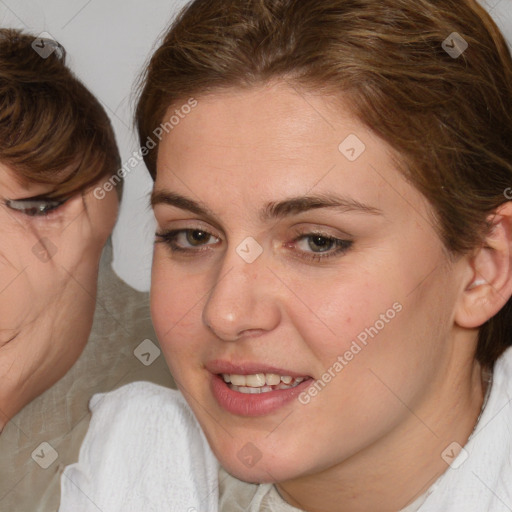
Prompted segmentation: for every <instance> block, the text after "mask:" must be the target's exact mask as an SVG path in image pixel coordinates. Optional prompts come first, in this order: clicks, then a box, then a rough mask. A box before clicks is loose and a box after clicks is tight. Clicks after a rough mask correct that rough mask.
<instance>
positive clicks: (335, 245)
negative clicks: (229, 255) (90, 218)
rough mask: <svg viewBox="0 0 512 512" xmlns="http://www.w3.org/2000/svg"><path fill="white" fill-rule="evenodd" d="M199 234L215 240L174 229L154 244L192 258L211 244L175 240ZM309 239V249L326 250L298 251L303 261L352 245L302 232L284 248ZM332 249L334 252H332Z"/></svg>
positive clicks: (160, 235)
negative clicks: (182, 236) (164, 246)
mask: <svg viewBox="0 0 512 512" xmlns="http://www.w3.org/2000/svg"><path fill="white" fill-rule="evenodd" d="M193 233H195V234H199V235H200V236H202V237H204V236H206V237H207V239H208V240H209V239H211V238H217V237H216V236H215V235H213V234H212V233H209V232H208V231H205V230H203V229H176V230H171V231H164V232H161V233H156V242H157V243H164V244H166V245H167V246H168V247H169V249H170V250H171V251H172V252H177V253H182V254H186V255H189V256H193V255H194V254H197V253H199V252H202V251H204V250H207V249H205V248H207V247H208V246H209V245H212V244H200V245H198V246H197V247H196V248H193V247H183V246H181V245H180V244H179V243H178V242H177V239H178V237H179V236H180V235H182V234H184V235H185V236H187V237H188V235H191V234H193ZM308 239H309V243H308V245H309V247H310V248H311V243H314V244H316V245H320V246H323V247H324V248H325V246H327V249H326V250H320V251H319V252H314V251H303V250H299V251H298V252H299V253H300V257H301V258H304V259H308V260H311V261H324V260H326V259H328V258H332V257H335V256H340V255H342V254H344V253H345V252H347V251H348V250H349V249H350V248H351V247H352V244H353V241H352V240H343V239H339V238H336V237H333V236H330V235H327V234H325V233H320V232H304V233H300V234H299V236H297V237H295V238H294V239H293V240H292V241H291V242H289V243H286V244H285V246H286V247H290V246H293V247H295V246H296V245H297V243H298V242H301V241H306V240H308ZM332 249H334V250H332Z"/></svg>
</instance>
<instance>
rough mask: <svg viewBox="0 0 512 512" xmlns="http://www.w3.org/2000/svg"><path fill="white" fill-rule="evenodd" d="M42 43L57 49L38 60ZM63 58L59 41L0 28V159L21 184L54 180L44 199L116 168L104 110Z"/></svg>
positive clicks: (116, 154) (116, 158)
mask: <svg viewBox="0 0 512 512" xmlns="http://www.w3.org/2000/svg"><path fill="white" fill-rule="evenodd" d="M33 43H35V44H38V45H39V46H36V47H35V48H34V47H33V46H32V45H33ZM45 44H46V45H55V47H56V48H55V51H53V53H52V54H51V55H49V56H46V55H44V56H45V57H46V58H43V56H42V55H40V54H39V53H38V52H37V51H36V49H37V48H38V47H42V46H44V45H45ZM65 61H66V52H65V50H64V48H63V47H62V46H60V45H58V43H52V42H51V41H46V42H41V41H40V40H36V37H35V36H32V35H29V34H24V33H23V32H21V31H19V30H15V29H0V162H1V163H2V164H4V165H6V166H7V167H8V168H9V169H10V170H11V171H13V172H14V176H15V177H16V178H17V179H18V181H20V182H23V183H30V182H36V183H46V184H50V185H52V186H53V187H52V189H53V190H52V191H51V192H50V193H49V194H47V196H49V197H60V196H69V195H71V194H73V193H75V192H78V191H79V190H84V189H85V188H87V187H88V186H90V185H92V184H93V183H94V182H96V181H97V180H98V179H100V178H101V177H102V176H107V175H109V174H112V173H114V172H115V170H116V169H117V168H119V166H120V156H119V151H118V148H117V145H116V141H115V136H114V132H113V130H112V126H111V124H110V120H109V118H108V116H107V114H106V113H105V111H104V109H103V107H102V106H101V105H100V103H99V102H98V100H97V99H96V98H95V97H94V96H93V95H92V94H91V93H90V92H89V91H88V90H87V88H86V87H85V86H84V85H83V84H82V83H81V82H80V81H79V80H78V79H77V78H76V77H75V76H74V75H73V73H72V72H71V71H70V69H69V68H68V67H67V66H66V62H65Z"/></svg>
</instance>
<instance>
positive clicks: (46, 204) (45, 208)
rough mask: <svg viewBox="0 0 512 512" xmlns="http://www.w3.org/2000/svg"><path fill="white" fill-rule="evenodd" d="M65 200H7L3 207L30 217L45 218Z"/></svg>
mask: <svg viewBox="0 0 512 512" xmlns="http://www.w3.org/2000/svg"><path fill="white" fill-rule="evenodd" d="M66 200H67V199H64V200H55V199H44V198H41V199H16V200H11V199H8V200H7V201H5V205H6V206H7V207H8V208H10V209H11V210H15V211H18V212H21V213H23V214H25V215H28V216H30V217H37V216H45V215H48V213H50V212H51V211H53V210H56V209H57V208H58V207H59V206H61V205H62V204H64V203H65V202H66Z"/></svg>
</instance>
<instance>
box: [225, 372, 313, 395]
mask: <svg viewBox="0 0 512 512" xmlns="http://www.w3.org/2000/svg"><path fill="white" fill-rule="evenodd" d="M220 376H221V377H222V379H223V380H224V382H225V383H226V384H227V385H228V387H229V388H230V389H231V390H233V391H238V392H239V393H246V394H258V393H269V392H271V391H277V390H284V389H291V388H294V387H296V386H298V385H299V384H300V383H301V382H304V381H305V380H307V379H309V378H310V377H308V376H304V377H291V376H289V375H278V374H276V373H255V374H252V375H239V374H231V373H222V374H220Z"/></svg>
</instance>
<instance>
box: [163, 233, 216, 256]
mask: <svg viewBox="0 0 512 512" xmlns="http://www.w3.org/2000/svg"><path fill="white" fill-rule="evenodd" d="M156 237H157V241H160V242H164V243H165V244H167V245H168V246H169V247H170V248H171V250H173V251H184V252H189V251H190V252H192V251H194V250H196V249H197V248H201V247H204V246H205V245H213V244H216V243H217V242H219V239H218V238H217V237H215V236H213V235H212V234H211V233H208V231H204V230H202V229H176V230H173V231H167V232H165V233H157V234H156ZM212 240H213V241H212Z"/></svg>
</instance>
